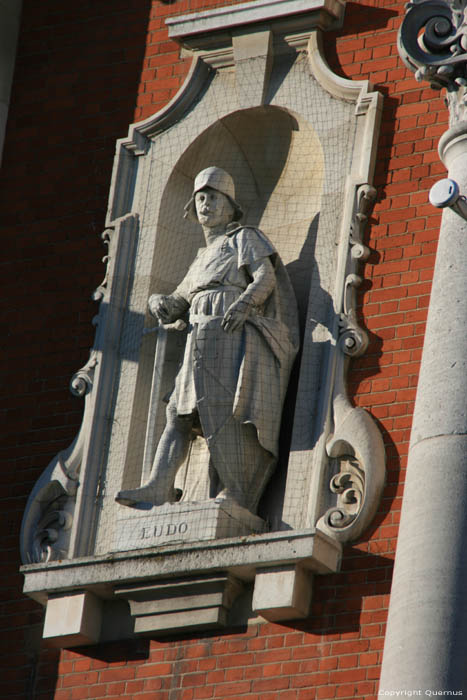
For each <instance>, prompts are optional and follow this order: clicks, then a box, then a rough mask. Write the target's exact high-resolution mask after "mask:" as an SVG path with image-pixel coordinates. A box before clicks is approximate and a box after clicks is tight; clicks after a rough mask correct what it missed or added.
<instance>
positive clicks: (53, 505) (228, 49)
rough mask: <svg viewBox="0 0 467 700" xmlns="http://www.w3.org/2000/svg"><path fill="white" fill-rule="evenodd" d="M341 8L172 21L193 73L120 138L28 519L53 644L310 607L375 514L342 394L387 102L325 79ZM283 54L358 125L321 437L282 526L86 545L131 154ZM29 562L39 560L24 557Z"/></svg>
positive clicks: (98, 475)
mask: <svg viewBox="0 0 467 700" xmlns="http://www.w3.org/2000/svg"><path fill="white" fill-rule="evenodd" d="M344 6H345V2H344V0H313V1H312V2H310V1H309V0H306V1H305V0H285V1H284V0H280V2H279V1H278V0H256V1H254V2H249V3H245V4H244V5H236V6H233V7H229V8H222V9H220V10H219V9H217V10H213V11H208V12H203V13H198V14H196V15H192V16H187V17H177V18H175V19H173V20H169V21H168V24H169V33H170V36H171V37H173V38H175V39H177V40H178V41H179V42H180V43H181V44H182V46H183V47H184V49H183V50H184V51H189V52H193V55H194V58H193V62H192V66H191V69H190V73H189V75H188V77H187V80H186V82H185V84H184V86H183V87H182V88H181V90H180V91H179V93H178V94H177V95H176V96H175V98H174V99H173V100H172V101H171V102H170V103H169V104H168V105H167V106H166V107H165V108H164V109H163V110H161V111H160V112H158V113H157V114H156V115H154V116H152V117H150V118H149V119H147V120H145V121H143V122H140V123H137V124H133V125H132V126H131V127H130V130H129V135H128V137H126V138H124V139H121V140H120V141H118V143H117V154H116V158H115V165H114V170H113V176H112V183H111V193H110V202H109V210H108V215H107V222H106V225H107V229H106V231H105V232H104V234H103V238H104V242H105V244H106V245H108V256H107V257H106V262H107V270H106V275H105V279H104V280H103V282H102V284H101V285H100V286H99V287H98V289H97V290H96V300H98V301H99V302H100V309H99V314H98V316H97V317H96V325H97V332H96V341H95V345H94V348H93V349H92V351H91V355H90V359H89V361H88V363H87V364H86V365H85V367H83V368H82V369H81V370H79V372H78V373H77V374H76V375H75V377H74V378H73V380H72V383H71V390H72V391H73V392H74V393H76V394H78V395H80V396H84V399H85V409H84V416H83V423H82V426H81V429H80V432H79V434H78V436H77V438H76V440H75V441H74V442H73V444H72V445H71V446H70V447H69V448H68V449H67V450H64V451H63V452H61V453H59V454H58V455H57V457H56V458H55V460H53V461H52V463H51V464H50V465H49V467H48V468H47V470H46V471H45V472H44V474H43V475H42V477H41V478H40V479H39V481H38V483H37V484H36V487H35V489H34V491H33V493H32V494H31V497H30V499H29V502H28V505H27V508H26V512H25V517H24V521H23V529H22V536H21V543H22V556H23V561H24V562H25V565H24V566H23V569H22V571H23V573H24V574H25V589H24V590H25V592H26V593H27V594H28V595H30V596H31V597H33V598H35V599H37V600H39V601H41V602H42V603H44V604H45V603H47V613H46V625H45V630H44V636H46V637H50V638H52V639H54V640H55V642H56V643H58V644H62V645H73V644H82V643H89V642H97V641H99V640H104V639H112V638H119V637H123V636H131V635H132V634H139V633H150V632H170V631H174V630H177V629H180V630H187V629H199V628H201V627H203V628H208V627H215V626H219V625H223V624H228V623H231V622H232V621H233V620H232V618H231V617H230V618H229V612H228V611H229V609H230V608H231V606H232V603H233V600H234V599H235V598H236V597H237V596H238V594H239V592H240V591H241V589H242V587H243V586H250V585H254V591H253V603H252V607H253V611H254V612H255V613H256V614H261V615H262V616H264V617H266V618H268V619H275V620H278V619H293V618H299V617H305V616H306V615H307V614H308V609H309V603H310V599H311V580H312V575H313V574H323V573H329V572H334V571H337V570H338V569H339V565H340V558H341V547H342V543H343V542H349V541H353V540H355V539H357V538H358V537H360V536H361V534H362V532H363V531H364V530H365V528H366V527H368V525H369V523H370V522H371V520H372V518H373V517H374V514H375V512H376V509H377V506H378V501H379V496H380V494H381V491H382V487H383V484H384V470H385V456H384V447H383V443H382V438H381V435H380V433H379V431H378V429H377V427H376V425H375V423H374V422H373V420H372V419H371V417H370V416H369V414H368V413H366V412H365V411H364V410H363V409H360V408H355V407H353V406H352V404H351V403H350V401H349V399H348V397H347V391H346V373H347V367H348V362H349V359H350V358H351V357H355V356H358V355H360V354H362V353H363V352H364V351H365V349H366V347H367V344H368V339H367V336H366V334H365V331H364V330H363V329H362V328H360V327H359V324H358V320H357V315H356V303H355V294H356V292H355V290H356V287H357V286H358V285H359V283H360V282H361V278H360V277H359V274H358V272H359V266H360V263H361V262H362V261H365V260H366V258H367V257H368V254H369V251H368V249H367V248H366V247H365V245H364V244H363V232H364V227H365V223H366V221H367V217H368V214H369V212H370V210H371V207H372V203H373V201H374V198H375V194H376V193H375V190H374V188H373V187H372V186H371V180H372V177H373V170H374V164H375V154H376V141H377V135H378V129H379V121H380V114H381V103H382V97H381V95H380V94H379V93H377V92H372V91H371V86H370V85H369V83H368V82H367V81H361V82H353V81H348V80H345V79H343V78H340V77H338V76H336V75H334V74H333V73H332V72H331V71H330V69H329V68H328V66H327V64H326V62H325V60H324V58H323V52H322V34H321V30H322V29H327V28H329V27H333V26H336V23H338V22H339V21H341V19H342V16H343V10H344ZM284 50H285V51H302V52H303V51H307V56H308V61H309V71H310V75H311V76H312V77H313V80H315V81H317V83H319V85H320V86H321V87H320V89H321V90H323V91H324V92H326V93H330V94H331V95H332V96H333V97H334V98H336V99H338V100H341V101H342V102H343V103H344V102H345V103H347V104H350V105H352V109H353V110H354V125H355V131H354V155H353V158H352V163H351V167H350V169H349V172H348V173H347V180H346V184H345V192H344V198H343V206H342V210H341V219H340V220H341V228H340V234H339V238H338V240H339V246H338V252H337V256H336V272H335V276H334V291H333V294H332V303H333V309H334V311H333V318H332V322H331V327H330V328H329V342H328V345H329V348H330V350H329V352H328V355H327V358H326V363H325V367H326V371H325V380H324V381H323V382H322V389H321V392H320V400H319V411H318V412H317V415H316V417H314V418H313V421H314V428H313V429H314V432H315V434H316V435H318V436H319V438H318V440H317V443H316V447H315V449H314V450H313V452H312V454H310V459H309V463H308V466H307V473H306V475H305V476H306V479H305V482H304V483H306V489H305V490H304V493H303V494H301V495H300V500H299V502H298V505H297V498H296V497H294V498H292V497H291V495H292V494H291V493H290V491H291V489H292V488H293V486H291V480H289V482H288V484H287V485H286V487H285V496H284V511H283V524H285V527H286V528H288V529H285V528H284V529H283V530H282V531H281V530H280V529H279V530H278V531H276V532H270V533H264V534H261V535H251V536H246V537H241V538H238V537H237V538H230V539H226V540H212V541H207V542H200V543H183V544H174V545H166V546H164V547H148V548H145V549H138V550H133V551H125V552H112V553H111V554H102V553H99V554H96V552H95V549H94V546H95V544H94V543H95V541H96V533H97V531H98V527H99V510H98V508H97V506H96V503H98V502H99V499H100V498H101V497H102V494H103V493H104V491H105V488H106V485H105V480H104V478H103V477H104V472H103V465H104V464H105V459H106V454H107V449H108V442H109V440H110V435H109V429H108V427H107V428H106V429H103V425H104V423H103V421H104V416H105V415H106V411H107V407H108V406H109V405H110V404H111V402H112V396H113V395H114V391H115V376H116V372H117V367H118V356H117V347H116V345H117V344H116V342H115V339H116V338H120V335H121V333H122V329H123V327H124V310H125V308H126V306H127V304H128V295H129V287H130V284H131V275H132V264H133V261H134V258H135V255H136V254H137V253H136V246H137V240H138V235H139V232H140V226H141V221H140V217H139V214H138V212H140V211H141V210H140V208H139V205H141V201H138V186H139V185H138V182H139V178H141V177H142V175H141V172H142V171H143V170H144V165H143V166H141V165H140V164H141V163H143V164H144V162H145V161H144V158H145V156H146V155H147V153H148V151H149V149H150V146H151V143H152V142H153V140H154V139H157V138H159V137H160V138H162V137H163V135H164V133H166V132H168V130H170V128H172V127H173V126H174V125H175V124H177V122H178V121H179V120H182V119H183V118H184V116H185V115H186V114H187V113H188V112H189V111H190V109H191V108H192V105H193V104H194V103H196V101H197V100H198V98H199V96H200V95H201V94H202V92H203V89H204V85H205V83H206V81H207V80H208V77H209V76H210V75H211V77H212V74H213V72H218V71H222V70H225V69H226V68H227V69H228V68H230V67H231V66H234V67H235V70H236V71H237V81H238V106H237V108H244V109H248V108H251V107H252V106H253V107H254V106H255V105H263V104H265V100H266V94H267V85H268V80H269V76H270V74H271V70H272V63H273V56H274V55H278V54H280V53H281V52H282V51H284ZM249 61H255V62H256V63H255V65H256V67H258V65H260V70H259V72H258V71H257V72H258V75H260V79H258V80H257V81H256V83H255V85H254V86H253V87H252V86H251V85H250V86H249V87H248V90H247V89H244V87H243V85H244V83H243V82H242V80H243V79H242V77H241V76H242V70H243V71H244V70H245V68H246V69H247V70H248V65H249V63H248V62H249ZM324 92H323V94H324ZM313 342H314V340H313V336H312V334H311V332H310V333H308V335H307V332H305V340H304V349H303V357H304V359H303V360H302V370H301V372H302V374H303V372H304V371H306V368H305V369H303V363H306V360H307V353H308V352H310V348H312V345H313ZM301 376H302V375H301ZM299 386H300V385H299ZM297 400H298V399H297ZM293 439H294V438H292V442H293ZM299 453H300V449H297V450H296V454H297V455H299ZM302 469H303V462H300V461H296V462H294V459H293V458H291V459H290V461H289V472H290V474H291V475H292V476H293V474H294V473H295V474H297V473H299V472H300V470H302ZM31 559H32V560H33V562H34V559H35V562H34V563H28V562H30V561H31ZM122 599H123V601H128V603H129V606H130V611H131V615H129V614H128V606H127V605H126V603H124V602H122ZM70 609H72V610H73V615H68V620H69V622H68V623H67V624H66V625H64V624H63V622H62V620H63V613H64V611H65V610H67V611H69V610H70ZM96 621H98V622H96Z"/></svg>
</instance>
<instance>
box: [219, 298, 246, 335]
mask: <svg viewBox="0 0 467 700" xmlns="http://www.w3.org/2000/svg"><path fill="white" fill-rule="evenodd" d="M250 310H251V306H250V304H249V303H248V302H247V301H243V300H242V299H237V301H234V303H233V304H231V305H230V306H229V308H228V309H227V311H226V312H225V314H224V318H223V319H222V324H221V325H222V328H223V329H224V330H225V331H227V333H232V332H233V331H236V330H237V329H238V328H241V327H242V326H243V324H244V323H245V321H246V319H247V318H248V316H249V315H250Z"/></svg>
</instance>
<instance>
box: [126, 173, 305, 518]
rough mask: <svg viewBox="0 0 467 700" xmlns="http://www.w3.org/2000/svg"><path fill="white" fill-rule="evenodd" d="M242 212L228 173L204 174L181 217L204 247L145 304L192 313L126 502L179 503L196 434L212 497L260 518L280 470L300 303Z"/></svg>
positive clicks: (173, 316) (169, 318)
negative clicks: (159, 430) (151, 445)
mask: <svg viewBox="0 0 467 700" xmlns="http://www.w3.org/2000/svg"><path fill="white" fill-rule="evenodd" d="M242 215H243V213H242V210H241V208H240V206H239V205H238V204H237V202H236V201H235V187H234V182H233V180H232V178H231V176H230V175H229V174H228V173H227V172H225V171H224V170H222V169H220V168H217V167H210V168H206V169H205V170H202V171H201V172H200V173H199V174H198V175H197V177H196V179H195V181H194V190H193V196H192V198H191V199H190V201H189V202H188V204H187V205H186V206H185V217H190V218H192V219H193V218H194V219H196V220H197V221H199V223H200V224H201V226H202V227H203V232H204V236H205V240H206V247H205V248H202V249H200V250H199V252H198V254H197V257H196V258H195V260H194V262H193V263H192V265H191V267H190V269H189V270H188V273H187V275H186V276H185V278H184V279H183V281H182V282H181V284H180V285H179V286H178V287H177V289H176V290H175V291H174V292H173V294H171V295H169V296H162V295H158V294H155V295H153V296H151V297H150V299H149V309H150V311H151V313H152V314H153V315H154V316H155V317H156V318H157V319H158V320H159V322H160V323H162V324H169V323H173V322H175V321H176V320H177V319H180V318H181V317H183V316H184V315H185V314H186V312H188V320H189V326H188V336H187V342H186V347H185V351H184V357H183V360H182V363H181V367H180V369H179V371H178V374H177V377H176V381H175V388H174V390H173V392H172V394H171V397H170V399H169V402H168V406H167V424H166V427H165V430H164V432H163V434H162V436H161V439H160V441H159V444H158V447H157V450H156V454H155V458H154V463H153V467H152V471H151V475H150V478H149V480H148V481H147V483H145V484H144V485H143V486H141V487H140V488H136V489H131V490H124V491H120V492H119V493H118V494H117V495H116V500H117V501H118V502H120V503H122V504H124V505H135V504H136V503H138V502H147V503H152V504H154V505H162V504H164V503H166V502H173V501H175V500H176V493H175V489H174V481H175V476H176V473H177V471H178V469H179V467H180V466H181V465H182V464H183V462H184V460H185V459H186V457H187V454H188V449H189V445H190V441H191V440H192V438H193V436H195V435H196V434H198V435H199V434H201V435H203V436H204V438H205V439H206V441H207V445H208V448H209V453H210V463H211V473H212V481H213V483H214V482H215V483H216V484H217V486H216V488H215V493H214V496H216V500H217V499H218V500H232V501H234V502H235V503H237V504H238V505H240V506H242V507H243V508H246V509H248V510H249V511H251V512H253V513H254V512H255V510H256V507H257V505H258V501H259V499H260V497H261V494H262V492H263V490H264V487H265V486H266V483H267V481H268V480H269V478H270V476H271V474H272V472H273V470H274V467H275V465H276V462H277V457H278V436H279V428H280V422H281V412H282V404H283V401H284V396H285V392H286V389H287V383H288V379H289V374H290V369H291V366H292V363H293V360H294V357H295V355H296V352H297V349H298V321H297V310H296V300H295V296H294V292H293V289H292V286H291V284H290V280H289V278H288V275H287V272H286V270H285V267H284V265H283V263H282V261H281V259H280V258H279V255H278V253H277V251H276V250H275V248H274V246H273V245H272V244H271V242H270V241H269V240H268V238H267V237H266V236H265V235H264V234H263V233H262V232H261V231H259V230H258V229H256V228H253V227H250V226H244V225H242V224H240V223H238V221H239V219H240V218H241V217H242ZM216 493H217V495H216Z"/></svg>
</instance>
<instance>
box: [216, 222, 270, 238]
mask: <svg viewBox="0 0 467 700" xmlns="http://www.w3.org/2000/svg"><path fill="white" fill-rule="evenodd" d="M226 235H227V236H229V238H230V237H232V238H236V237H239V238H242V237H245V238H247V239H248V238H250V239H252V240H254V239H260V240H265V239H266V240H268V237H267V236H266V235H265V234H264V233H263V232H262V231H261V230H260V229H259V228H256V226H248V225H245V224H238V223H237V224H235V226H234V225H233V224H231V228H230V227H229V228H228V229H227V231H226Z"/></svg>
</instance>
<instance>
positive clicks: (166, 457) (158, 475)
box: [115, 403, 193, 506]
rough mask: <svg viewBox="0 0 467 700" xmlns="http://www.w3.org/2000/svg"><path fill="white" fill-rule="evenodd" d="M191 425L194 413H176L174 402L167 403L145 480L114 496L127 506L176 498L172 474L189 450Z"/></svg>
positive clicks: (156, 503) (161, 502) (158, 502)
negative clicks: (157, 442)
mask: <svg viewBox="0 0 467 700" xmlns="http://www.w3.org/2000/svg"><path fill="white" fill-rule="evenodd" d="M192 427H193V416H192V415H189V416H179V415H177V408H176V406H175V403H169V405H168V406H167V424H166V426H165V429H164V432H163V433H162V436H161V439H160V440H159V444H158V446H157V450H156V454H155V457H154V462H153V466H152V470H151V475H150V477H149V479H148V481H147V482H146V483H145V484H143V485H142V486H140V487H139V488H136V489H127V490H123V491H119V492H118V493H117V495H116V496H115V500H116V501H118V502H119V503H122V504H123V505H127V506H131V505H134V504H135V503H141V502H143V503H152V504H153V505H156V506H160V505H162V504H164V503H167V502H170V503H171V502H173V501H175V490H174V481H175V476H176V474H177V471H178V469H179V468H180V467H181V465H182V464H183V462H184V460H185V459H186V456H187V454H188V449H189V447H190V441H191V437H192Z"/></svg>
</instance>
